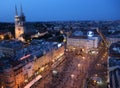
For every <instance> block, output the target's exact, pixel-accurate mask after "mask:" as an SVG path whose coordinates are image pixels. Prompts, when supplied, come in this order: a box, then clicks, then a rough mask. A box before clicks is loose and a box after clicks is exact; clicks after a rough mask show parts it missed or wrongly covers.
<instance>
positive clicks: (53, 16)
mask: <svg viewBox="0 0 120 88" xmlns="http://www.w3.org/2000/svg"><path fill="white" fill-rule="evenodd" d="M119 3H120V1H119V0H93V1H89V0H84V1H82V0H70V1H69V0H59V1H56V0H50V1H49V0H44V1H42V0H36V1H33V0H31V1H28V0H26V1H24V0H15V1H14V2H13V1H11V0H8V1H7V2H6V1H3V0H2V1H1V3H0V7H1V8H0V13H1V14H0V22H14V16H15V5H16V6H17V8H18V12H19V13H20V5H21V4H22V6H23V12H24V13H25V16H26V19H27V21H80V20H120V11H119V9H120V6H119Z"/></svg>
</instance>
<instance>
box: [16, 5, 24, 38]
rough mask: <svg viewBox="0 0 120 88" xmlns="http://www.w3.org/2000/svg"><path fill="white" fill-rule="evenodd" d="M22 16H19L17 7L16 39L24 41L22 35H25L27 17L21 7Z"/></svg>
mask: <svg viewBox="0 0 120 88" xmlns="http://www.w3.org/2000/svg"><path fill="white" fill-rule="evenodd" d="M20 8H21V11H20V16H19V15H18V11H17V7H16V6H15V38H16V39H18V40H23V37H22V35H23V34H24V33H25V16H24V13H23V10H22V5H21V7H20Z"/></svg>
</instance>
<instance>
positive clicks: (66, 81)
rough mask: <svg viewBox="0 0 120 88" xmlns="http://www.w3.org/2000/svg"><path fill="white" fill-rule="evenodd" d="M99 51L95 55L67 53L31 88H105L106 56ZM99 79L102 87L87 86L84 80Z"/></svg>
mask: <svg viewBox="0 0 120 88" xmlns="http://www.w3.org/2000/svg"><path fill="white" fill-rule="evenodd" d="M103 51H105V50H104V49H101V50H100V52H99V53H98V54H97V55H90V54H84V56H81V55H76V54H75V53H74V52H67V53H66V55H65V56H64V57H62V59H60V60H59V59H58V60H57V61H56V62H55V63H54V64H53V65H51V66H50V67H49V70H47V71H45V72H44V73H42V74H41V75H42V76H43V78H42V79H40V80H39V81H38V82H36V83H35V84H34V85H33V86H32V87H31V88H94V87H96V88H106V83H105V82H106V75H107V67H105V66H106V64H105V63H106V61H107V59H106V55H107V54H105V52H103ZM91 77H100V78H101V79H102V80H103V84H102V85H100V86H99V85H91V84H88V82H87V80H86V79H90V78H91Z"/></svg>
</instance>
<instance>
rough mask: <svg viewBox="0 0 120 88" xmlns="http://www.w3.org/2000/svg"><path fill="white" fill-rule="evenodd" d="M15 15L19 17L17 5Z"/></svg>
mask: <svg viewBox="0 0 120 88" xmlns="http://www.w3.org/2000/svg"><path fill="white" fill-rule="evenodd" d="M15 15H16V16H17V15H18V11H17V6H16V5H15Z"/></svg>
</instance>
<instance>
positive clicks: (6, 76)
mask: <svg viewBox="0 0 120 88" xmlns="http://www.w3.org/2000/svg"><path fill="white" fill-rule="evenodd" d="M40 43H41V44H40ZM58 45H59V43H57V42H46V41H40V40H35V41H32V42H31V44H30V45H28V46H27V47H25V48H22V49H19V50H17V51H18V52H16V53H15V55H14V56H11V57H8V56H7V57H5V56H4V57H1V62H0V78H1V79H0V87H1V88H23V86H25V85H26V84H27V83H29V82H30V81H31V80H32V79H33V78H35V77H36V76H37V75H39V74H41V72H43V71H44V70H46V69H48V68H49V67H50V66H52V64H54V62H55V61H57V60H58V59H59V58H60V57H62V56H63V55H64V50H65V48H64V44H60V45H59V46H58ZM3 53H4V52H3ZM53 61H54V62H53Z"/></svg>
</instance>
